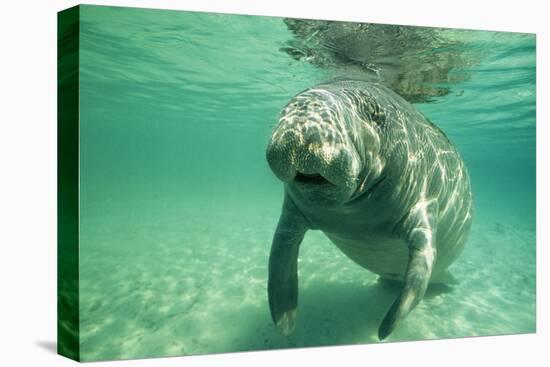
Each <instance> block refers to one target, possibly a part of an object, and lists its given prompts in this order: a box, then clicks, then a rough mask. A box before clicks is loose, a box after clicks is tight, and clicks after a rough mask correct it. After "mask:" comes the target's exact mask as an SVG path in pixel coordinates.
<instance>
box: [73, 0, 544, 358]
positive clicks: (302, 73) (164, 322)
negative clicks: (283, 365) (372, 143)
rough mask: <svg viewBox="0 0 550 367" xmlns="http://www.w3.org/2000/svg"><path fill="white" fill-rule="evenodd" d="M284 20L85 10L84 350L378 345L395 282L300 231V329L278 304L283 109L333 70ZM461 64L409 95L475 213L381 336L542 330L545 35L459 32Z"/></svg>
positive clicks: (141, 352)
mask: <svg viewBox="0 0 550 367" xmlns="http://www.w3.org/2000/svg"><path fill="white" fill-rule="evenodd" d="M292 37H293V36H292V34H291V33H290V32H289V31H288V30H287V27H286V25H285V24H284V23H283V22H282V20H281V19H279V18H269V17H252V16H228V15H218V14H204V13H190V12H179V11H178V12H176V11H158V10H138V9H129V8H110V7H92V6H84V7H81V25H80V93H81V94H80V205H81V206H80V215H81V216H80V275H79V281H80V306H79V307H80V324H79V327H80V346H81V351H80V352H81V358H82V359H83V360H88V361H89V360H105V359H120V358H142V357H157V356H171V355H182V354H205V353H219V352H232V351H245V350H262V349H274V348H289V347H305V346H320V345H342V344H359V343H376V342H378V339H377V328H378V326H379V323H380V322H381V320H382V318H383V316H384V315H385V312H386V311H387V309H388V308H389V306H390V305H391V303H392V302H393V300H394V299H395V297H396V296H397V294H398V293H399V289H398V288H392V287H388V286H383V285H381V284H379V283H378V282H377V276H375V275H374V274H371V273H369V272H368V271H366V270H364V269H362V268H360V267H358V266H357V265H355V264H354V263H352V262H351V261H350V260H349V259H347V258H346V257H345V256H344V255H343V254H342V253H340V252H339V251H338V250H337V249H336V247H335V246H334V245H332V244H331V243H330V242H329V241H328V240H327V239H326V238H325V237H324V235H323V234H322V233H320V232H309V233H308V234H307V235H306V238H305V240H304V242H303V244H302V246H301V253H300V258H299V279H300V285H299V286H300V299H299V309H298V320H297V327H296V330H295V332H294V334H292V335H291V336H290V337H283V336H282V335H280V334H279V333H278V332H277V330H276V329H275V328H274V326H273V325H272V321H271V318H270V314H269V307H268V303H267V290H266V282H267V261H268V254H269V249H270V244H271V239H272V235H273V231H274V228H275V226H276V223H277V220H278V216H279V211H280V207H281V202H282V193H283V187H282V185H281V184H280V182H278V181H277V179H276V178H275V176H274V175H273V174H272V173H271V171H270V170H269V167H268V165H267V163H266V161H265V148H266V144H267V142H268V139H269V136H270V133H271V130H272V128H273V126H274V124H275V123H276V122H277V116H278V113H279V111H280V109H281V107H282V106H283V105H284V104H285V103H286V102H287V101H288V100H289V99H290V98H291V97H292V96H293V95H295V94H296V93H298V92H299V91H301V90H303V89H305V88H307V87H310V86H312V85H314V84H316V83H318V82H322V81H325V80H327V79H328V78H330V77H332V75H331V70H330V69H322V68H317V67H315V66H313V65H311V64H310V63H308V62H304V61H296V60H293V59H292V58H290V57H289V56H288V55H287V54H285V53H284V52H281V51H280V48H281V47H282V46H283V45H284V44H285V42H287V41H288V40H290V39H291V38H292ZM455 37H456V38H458V39H463V40H464V45H465V46H464V47H465V48H466V50H467V51H468V52H470V53H471V54H475V55H477V56H480V57H479V59H480V61H479V62H478V63H475V64H473V65H472V66H471V67H470V68H469V69H468V72H469V73H470V78H469V79H468V80H465V81H464V82H462V83H460V84H457V85H453V86H452V92H451V93H450V94H448V95H446V96H443V97H440V98H438V99H436V100H435V101H434V102H432V103H425V104H417V105H416V107H417V108H418V109H419V110H421V111H422V112H424V113H425V114H426V115H427V116H428V117H429V118H430V119H431V120H432V121H434V122H435V123H436V124H438V125H439V126H440V127H441V128H442V129H443V130H445V132H446V133H447V134H448V136H449V137H450V138H451V139H452V140H453V141H454V142H455V143H456V145H457V146H458V148H459V150H460V151H461V153H462V154H463V156H464V159H465V161H466V165H467V166H468V168H469V170H470V175H471V178H472V185H473V189H474V195H475V202H476V213H475V219H474V224H473V228H472V232H471V235H470V239H469V242H468V244H467V248H466V250H465V251H464V253H463V255H462V256H461V258H460V259H459V260H458V261H457V262H456V263H455V264H454V265H453V266H452V267H451V270H452V272H453V274H454V275H455V277H456V278H457V279H459V281H460V284H459V285H457V286H455V287H454V289H453V290H452V291H448V290H446V289H432V290H430V291H429V292H428V294H427V295H426V298H425V299H424V300H423V301H422V302H421V304H420V305H419V306H418V307H417V308H416V309H415V310H414V311H413V312H412V313H411V314H410V315H409V316H408V317H407V318H406V319H405V320H404V321H403V322H402V323H401V324H400V325H399V327H398V328H397V329H396V330H395V331H394V333H393V334H392V335H391V336H390V337H389V339H388V340H390V341H404V340H417V339H434V338H448V337H463V336H473V335H496V334H508V333H529V332H534V331H535V38H534V36H532V35H522V34H511V33H508V34H505V33H487V32H465V31H456V34H455Z"/></svg>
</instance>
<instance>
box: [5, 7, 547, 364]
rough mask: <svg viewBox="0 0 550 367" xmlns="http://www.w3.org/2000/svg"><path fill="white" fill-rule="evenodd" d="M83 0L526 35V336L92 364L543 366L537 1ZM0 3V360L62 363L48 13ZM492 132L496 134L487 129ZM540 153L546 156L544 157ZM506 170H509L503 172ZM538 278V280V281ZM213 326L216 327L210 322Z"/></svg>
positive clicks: (52, 18)
mask: <svg viewBox="0 0 550 367" xmlns="http://www.w3.org/2000/svg"><path fill="white" fill-rule="evenodd" d="M93 3H94V4H105V5H125V6H142V7H153V8H167V9H183V10H203V11H216V12H227V13H244V14H258V15H276V16H293V17H309V18H318V19H334V20H354V21H367V22H379V23H380V22H382V23H384V22H385V23H394V24H411V25H425V26H428V25H429V26H442V27H458V28H473V29H487V30H501V31H519V32H534V33H537V162H538V167H537V176H538V177H537V188H538V190H537V191H538V192H537V202H538V207H537V211H538V214H537V245H538V246H537V270H538V272H537V274H538V276H537V280H538V284H537V285H538V287H537V298H538V303H537V311H538V312H537V325H538V327H537V330H538V331H537V334H531V335H517V336H501V337H482V338H465V339H459V340H442V341H430V342H409V343H390V344H377V345H363V346H353V347H331V348H313V349H297V350H284V351H275V352H273V351H272V352H250V353H233V354H224V355H214V356H196V357H176V358H163V359H149V360H134V361H121V362H120V361H119V362H102V363H96V364H94V366H96V365H97V366H103V365H116V366H176V365H177V366H211V365H239V366H258V365H259V366H264V365H268V366H281V365H288V364H291V363H292V364H294V363H296V364H298V363H300V364H301V365H306V364H307V365H310V364H313V363H314V364H316V365H338V364H345V365H346V366H348V365H349V366H353V365H362V366H376V365H383V366H388V365H389V366H392V365H398V364H407V365H413V366H415V365H422V366H441V365H444V366H446V367H447V366H464V365H466V366H468V365H472V366H478V365H491V366H508V365H510V366H512V365H513V366H519V365H529V366H536V365H544V364H545V363H546V365H548V364H547V363H549V361H550V352H549V351H548V350H549V349H550V337H549V330H550V329H549V324H548V319H549V317H548V315H549V313H550V309H549V308H548V291H547V289H545V288H547V286H548V283H549V282H548V279H547V276H548V273H549V272H548V270H547V269H548V266H550V261H549V259H548V251H547V250H545V249H544V248H543V245H544V244H547V242H548V233H549V232H548V227H545V225H546V226H548V224H549V223H548V214H547V212H546V210H547V209H548V194H547V193H546V192H545V191H544V190H543V188H544V187H550V182H549V179H548V173H547V171H545V170H544V168H545V167H544V166H543V164H545V165H546V167H548V159H549V157H550V154H549V148H548V146H549V144H548V143H547V144H543V142H544V141H546V140H547V139H550V136H549V134H548V126H547V125H546V123H547V121H548V120H547V118H548V108H546V106H545V105H544V102H545V101H546V102H548V103H550V101H548V98H545V95H544V92H545V87H547V86H548V65H549V64H548V46H549V42H548V39H549V29H550V26H548V22H549V20H548V19H547V18H548V17H547V16H545V15H544V14H548V10H547V9H546V7H545V6H544V4H545V1H538V2H537V1H530V0H521V1H514V2H509V3H505V2H503V1H495V0H491V1H480V0H477V1H471V0H460V1H458V0H457V1H453V2H449V1H443V0H439V1H423V0H413V1H405V0H403V1H389V0H370V1H356V2H352V1H347V0H346V1H343V0H325V1H323V2H321V0H318V1H315V2H306V1H299V0H294V1H287V0H285V1H283V0H279V1H277V2H275V1H269V2H267V1H264V2H260V1H253V0H248V1H244V0H226V1H215V0H208V1H206V0H202V1H198V0H195V1H115V0H113V1H94V2H93ZM75 4H77V2H75V1H61V0H44V1H36V2H32V1H26V2H23V1H6V2H3V3H2V5H0V65H1V67H0V73H1V74H0V91H1V96H0V97H1V98H0V251H1V252H0V272H1V274H0V275H1V277H0V285H1V288H0V365H3V366H19V365H21V366H22V365H25V366H41V367H42V366H67V365H74V364H75V363H74V362H72V361H70V360H68V359H66V358H63V357H60V356H58V355H56V354H55V352H54V351H55V338H56V300H55V295H56V12H57V11H59V10H61V9H64V8H67V7H69V6H72V5H75ZM495 139H498V136H495ZM545 159H546V162H545ZM510 174H511V175H513V174H514V173H513V172H510ZM545 277H546V279H544V278H545ZM220 327H223V325H220Z"/></svg>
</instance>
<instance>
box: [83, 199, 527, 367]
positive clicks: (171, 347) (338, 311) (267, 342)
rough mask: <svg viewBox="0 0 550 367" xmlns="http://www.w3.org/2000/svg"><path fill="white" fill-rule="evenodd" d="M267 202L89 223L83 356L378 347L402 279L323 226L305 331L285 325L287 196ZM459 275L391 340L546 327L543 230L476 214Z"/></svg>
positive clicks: (311, 269) (310, 267)
mask: <svg viewBox="0 0 550 367" xmlns="http://www.w3.org/2000/svg"><path fill="white" fill-rule="evenodd" d="M260 204H261V205H258V203H257V202H256V203H254V202H251V203H249V204H243V203H237V202H235V203H231V202H230V203H227V204H220V205H219V207H218V209H220V208H221V209H222V210H216V211H214V210H212V209H210V210H208V209H206V208H205V207H204V206H201V203H200V202H199V201H196V203H194V202H188V203H186V204H182V205H180V206H170V205H165V206H162V205H158V203H157V204H156V206H154V208H153V207H152V208H151V210H143V209H144V208H143V205H145V204H142V207H140V206H136V208H134V209H131V208H127V207H126V208H125V209H124V210H116V209H112V210H103V211H95V212H96V214H95V215H92V214H90V215H89V216H87V217H84V218H83V222H82V226H81V260H80V264H81V273H80V290H81V293H80V317H81V319H80V331H81V356H82V359H83V360H85V361H92V360H112V359H130V358H145V357H160V356H175V355H190V354H208V353H220V352H236V351H247V350H264V349H278V348H291V347H307V346H325V345H346V344H362V343H376V342H378V338H377V330H378V326H379V324H380V322H381V320H382V318H383V317H384V315H385V313H386V311H387V310H388V308H389V307H390V305H391V303H392V302H393V300H394V299H395V298H396V297H397V295H398V293H399V287H398V286H396V285H392V284H387V283H382V282H379V281H378V277H377V276H376V275H374V274H372V273H370V272H368V271H366V270H364V269H362V268H361V267H359V266H358V265H356V264H355V263H353V262H352V261H351V260H349V259H348V258H346V257H345V256H344V255H343V254H342V253H341V252H340V251H339V250H338V249H337V248H336V247H335V246H334V245H332V244H331V243H330V241H329V240H328V239H327V238H326V237H325V236H324V235H323V234H322V233H321V232H319V231H311V232H308V234H307V235H306V238H305V240H304V242H303V244H302V246H301V252H300V257H299V292H300V294H299V308H298V319H297V327H296V330H295V332H294V333H293V334H292V335H291V336H289V337H283V336H281V335H280V334H279V333H278V332H277V330H276V329H275V327H274V326H273V324H272V322H271V318H270V314H269V307H268V303H267V287H266V283H267V262H268V256H269V249H270V245H271V238H272V236H273V231H274V228H275V226H276V223H277V219H278V209H279V208H280V203H276V204H271V205H265V204H264V203H260ZM259 207H260V208H263V209H258V208H259ZM105 208H107V206H106V207H105ZM99 212H102V213H104V214H103V215H98V214H97V213H99ZM105 213H106V214H105ZM450 269H451V271H452V273H453V275H454V276H455V277H456V278H457V279H458V280H459V284H457V285H454V286H453V287H452V288H451V287H445V286H432V287H431V288H430V289H429V290H428V292H427V294H426V297H425V298H424V300H423V301H422V302H421V303H420V304H419V305H418V306H417V307H416V309H415V310H414V311H413V312H412V313H411V314H410V315H409V316H408V317H407V318H406V319H405V320H404V321H402V322H401V324H400V325H399V326H398V328H397V329H396V330H395V331H394V332H393V333H392V334H391V336H390V337H389V338H388V339H387V340H388V341H405V340H419V339H438V338H452V337H466V336H478V335H498V334H510V333H530V332H534V331H535V304H536V302H535V275H536V271H535V228H534V224H532V225H530V224H529V223H524V222H522V221H521V220H520V219H518V218H501V219H499V220H496V219H495V218H490V219H487V216H485V217H484V218H475V221H474V225H473V228H472V232H471V234H470V238H469V241H468V244H467V247H466V249H465V251H464V253H463V254H462V255H461V257H460V258H459V259H458V260H457V261H456V262H455V264H453V265H452V266H451V268H450Z"/></svg>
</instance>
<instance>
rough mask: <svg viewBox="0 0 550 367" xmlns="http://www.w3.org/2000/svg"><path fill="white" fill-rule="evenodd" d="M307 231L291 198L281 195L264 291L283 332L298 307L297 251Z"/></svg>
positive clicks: (290, 328)
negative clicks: (282, 201)
mask: <svg viewBox="0 0 550 367" xmlns="http://www.w3.org/2000/svg"><path fill="white" fill-rule="evenodd" d="M306 231H307V227H306V221H305V219H304V217H303V216H302V214H301V213H300V212H299V210H298V209H297V208H296V206H295V205H294V203H293V202H292V200H291V199H290V198H289V197H288V196H285V201H284V204H283V210H282V213H281V217H280V219H279V224H278V225H277V230H276V231H275V236H274V237H273V243H272V245H271V253H270V255H269V280H268V284H267V292H268V297H269V308H270V310H271V318H272V319H273V322H274V323H275V325H276V326H277V329H279V331H280V332H281V333H282V334H283V335H285V336H286V335H289V334H291V333H292V332H293V331H294V327H295V325H296V307H297V306H298V251H299V247H300V243H301V242H302V239H303V238H304V235H305V233H306Z"/></svg>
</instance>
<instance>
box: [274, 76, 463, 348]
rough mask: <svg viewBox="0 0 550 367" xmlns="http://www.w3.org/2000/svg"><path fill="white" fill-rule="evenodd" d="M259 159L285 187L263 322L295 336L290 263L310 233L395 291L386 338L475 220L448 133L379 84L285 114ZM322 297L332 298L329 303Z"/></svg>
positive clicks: (298, 101)
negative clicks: (268, 319)
mask: <svg viewBox="0 0 550 367" xmlns="http://www.w3.org/2000/svg"><path fill="white" fill-rule="evenodd" d="M266 158H267V161H268V164H269V166H270V168H271V170H272V171H273V173H274V174H275V175H276V176H277V177H278V178H279V179H280V180H281V181H283V183H284V202H283V206H282V211H281V215H280V218H279V222H278V225H277V228H276V231H275V234H274V237H273V242H272V247H271V252H270V256H269V280H268V298H269V306H270V311H271V316H272V319H273V322H274V323H275V325H276V327H277V328H278V329H279V330H280V332H281V333H282V334H283V335H289V334H290V333H292V331H293V330H294V328H295V324H296V308H297V304H298V273H297V259H298V252H299V248H300V243H301V242H302V240H303V238H304V235H305V234H306V232H307V231H308V230H321V231H322V232H323V233H324V234H325V235H326V236H327V237H328V238H329V239H330V240H331V242H333V243H334V244H335V245H336V246H337V247H338V248H339V249H340V250H341V251H342V252H343V253H344V254H345V255H347V256H348V257H349V258H350V259H351V260H353V261H354V262H355V263H357V264H359V265H360V266H362V267H364V268H366V269H367V270H369V271H371V272H374V273H376V274H378V275H379V276H380V278H381V279H388V280H393V281H399V282H401V283H400V284H401V291H400V294H399V296H398V297H397V299H396V300H395V302H394V303H393V305H392V306H391V307H390V309H389V311H388V312H387V314H386V316H385V318H384V319H383V321H382V323H381V324H380V327H379V329H378V337H379V339H380V340H383V339H385V338H386V337H387V336H388V335H389V334H390V333H391V332H392V331H393V330H394V328H395V327H396V325H397V324H398V323H399V321H400V320H402V319H403V318H404V317H405V316H406V315H407V314H408V313H409V312H410V311H411V310H412V309H413V308H414V307H415V306H416V305H417V304H418V303H419V302H420V301H421V300H422V298H423V296H424V294H425V292H426V288H427V286H428V284H429V283H430V282H432V283H442V282H447V281H448V279H450V278H451V275H450V274H449V272H448V270H447V268H448V267H449V265H451V263H452V262H453V261H454V260H455V259H456V258H457V257H458V256H459V254H460V253H461V251H462V250H463V248H464V245H465V242H466V239H467V235H468V232H469V229H470V226H471V221H472V214H473V201H472V192H471V187H470V179H469V175H468V172H467V169H466V167H465V165H464V162H463V160H462V158H461V156H460V154H459V152H458V151H457V149H456V147H455V146H454V145H453V143H452V142H451V141H450V140H449V138H448V137H447V136H446V135H445V133H444V132H443V131H442V130H441V129H440V128H438V127H437V126H436V125H434V124H433V123H432V122H430V121H429V120H428V119H427V118H426V117H424V116H423V115H422V114H421V113H420V112H419V111H417V110H416V109H415V108H414V107H413V106H412V105H411V104H409V102H407V101H405V100H404V99H403V98H402V97H400V96H399V95H398V94H396V93H395V92H393V91H392V90H390V89H388V88H387V87H385V86H383V85H381V84H378V83H373V82H370V81H363V80H336V81H331V82H327V83H324V84H320V85H317V86H315V87H313V88H309V89H307V90H304V91H302V92H301V93H299V94H297V95H296V96H295V97H294V98H292V99H291V100H290V101H289V102H288V104H287V105H286V106H285V107H284V108H283V109H282V111H281V114H280V118H279V122H278V124H277V126H276V127H275V129H274V130H273V133H272V135H271V139H270V141H269V144H268V147H267V151H266ZM327 297H330V295H327Z"/></svg>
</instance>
